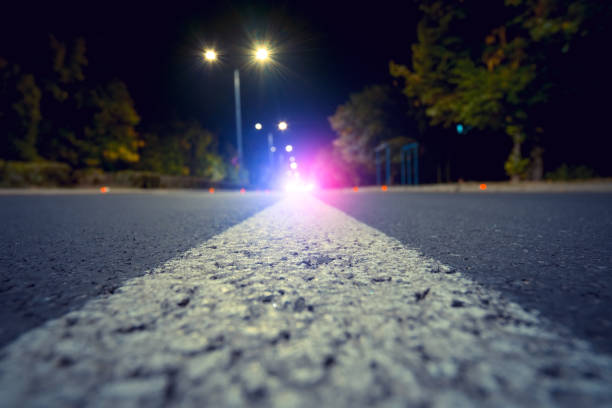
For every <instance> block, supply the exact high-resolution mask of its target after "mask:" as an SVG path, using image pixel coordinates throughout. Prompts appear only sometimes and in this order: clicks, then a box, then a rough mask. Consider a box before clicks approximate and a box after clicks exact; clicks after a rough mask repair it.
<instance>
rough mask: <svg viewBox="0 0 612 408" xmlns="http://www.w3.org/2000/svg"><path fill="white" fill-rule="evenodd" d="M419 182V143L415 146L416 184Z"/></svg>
mask: <svg viewBox="0 0 612 408" xmlns="http://www.w3.org/2000/svg"><path fill="white" fill-rule="evenodd" d="M418 184H419V144H418V143H417V145H416V146H415V148H414V185H415V186H417V185H418Z"/></svg>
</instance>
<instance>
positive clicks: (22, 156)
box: [0, 58, 41, 161]
mask: <svg viewBox="0 0 612 408" xmlns="http://www.w3.org/2000/svg"><path fill="white" fill-rule="evenodd" d="M40 100H41V91H40V88H39V87H38V85H37V84H36V80H35V79H34V76H33V75H32V74H27V73H22V70H21V68H20V67H19V66H18V65H15V64H10V63H9V62H8V61H6V60H4V59H2V58H0V129H1V130H2V133H1V134H0V158H5V159H8V160H22V161H32V160H37V159H39V158H40V157H39V155H38V150H37V142H38V134H39V124H40V120H41V113H40Z"/></svg>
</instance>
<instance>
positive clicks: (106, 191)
mask: <svg viewBox="0 0 612 408" xmlns="http://www.w3.org/2000/svg"><path fill="white" fill-rule="evenodd" d="M109 191H110V189H109V188H108V187H106V186H102V187H100V192H101V193H102V194H106V193H108V192H109Z"/></svg>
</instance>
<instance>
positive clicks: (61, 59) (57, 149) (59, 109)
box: [39, 35, 95, 167]
mask: <svg viewBox="0 0 612 408" xmlns="http://www.w3.org/2000/svg"><path fill="white" fill-rule="evenodd" d="M49 44H50V48H51V51H52V73H51V74H50V75H49V76H48V78H47V80H46V81H45V82H44V84H45V86H44V90H45V94H44V97H43V101H42V102H43V103H42V108H41V109H42V113H43V118H44V119H43V124H42V128H43V129H42V135H41V136H42V137H41V140H40V143H39V149H40V151H41V154H42V155H43V156H45V157H46V158H48V159H51V160H56V161H62V162H66V163H68V164H70V165H71V166H72V167H86V166H88V165H89V164H88V163H87V162H86V161H85V159H87V158H88V157H89V154H90V151H92V150H94V149H95V146H92V145H91V144H90V143H89V142H88V141H87V140H86V138H85V127H86V126H87V125H89V124H90V122H91V119H92V115H93V113H92V107H91V106H88V102H89V101H88V98H89V96H90V95H89V90H88V89H87V87H86V85H85V82H84V81H85V75H84V68H85V67H86V66H87V65H88V61H87V57H86V55H85V54H86V50H87V48H86V45H85V40H84V39H83V38H77V39H76V40H75V41H74V43H73V46H72V49H71V50H69V49H68V47H67V46H66V44H65V43H63V42H61V41H59V40H57V39H56V38H55V37H54V36H53V35H51V36H50V38H49Z"/></svg>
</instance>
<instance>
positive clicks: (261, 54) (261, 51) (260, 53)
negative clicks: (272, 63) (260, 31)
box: [255, 47, 270, 62]
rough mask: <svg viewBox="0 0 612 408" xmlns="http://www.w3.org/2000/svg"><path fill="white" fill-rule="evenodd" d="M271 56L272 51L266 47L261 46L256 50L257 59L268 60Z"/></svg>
mask: <svg viewBox="0 0 612 408" xmlns="http://www.w3.org/2000/svg"><path fill="white" fill-rule="evenodd" d="M269 57H270V51H268V49H267V48H265V47H259V48H257V50H255V59H256V60H258V61H262V62H263V61H266V60H267V59H268V58H269Z"/></svg>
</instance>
